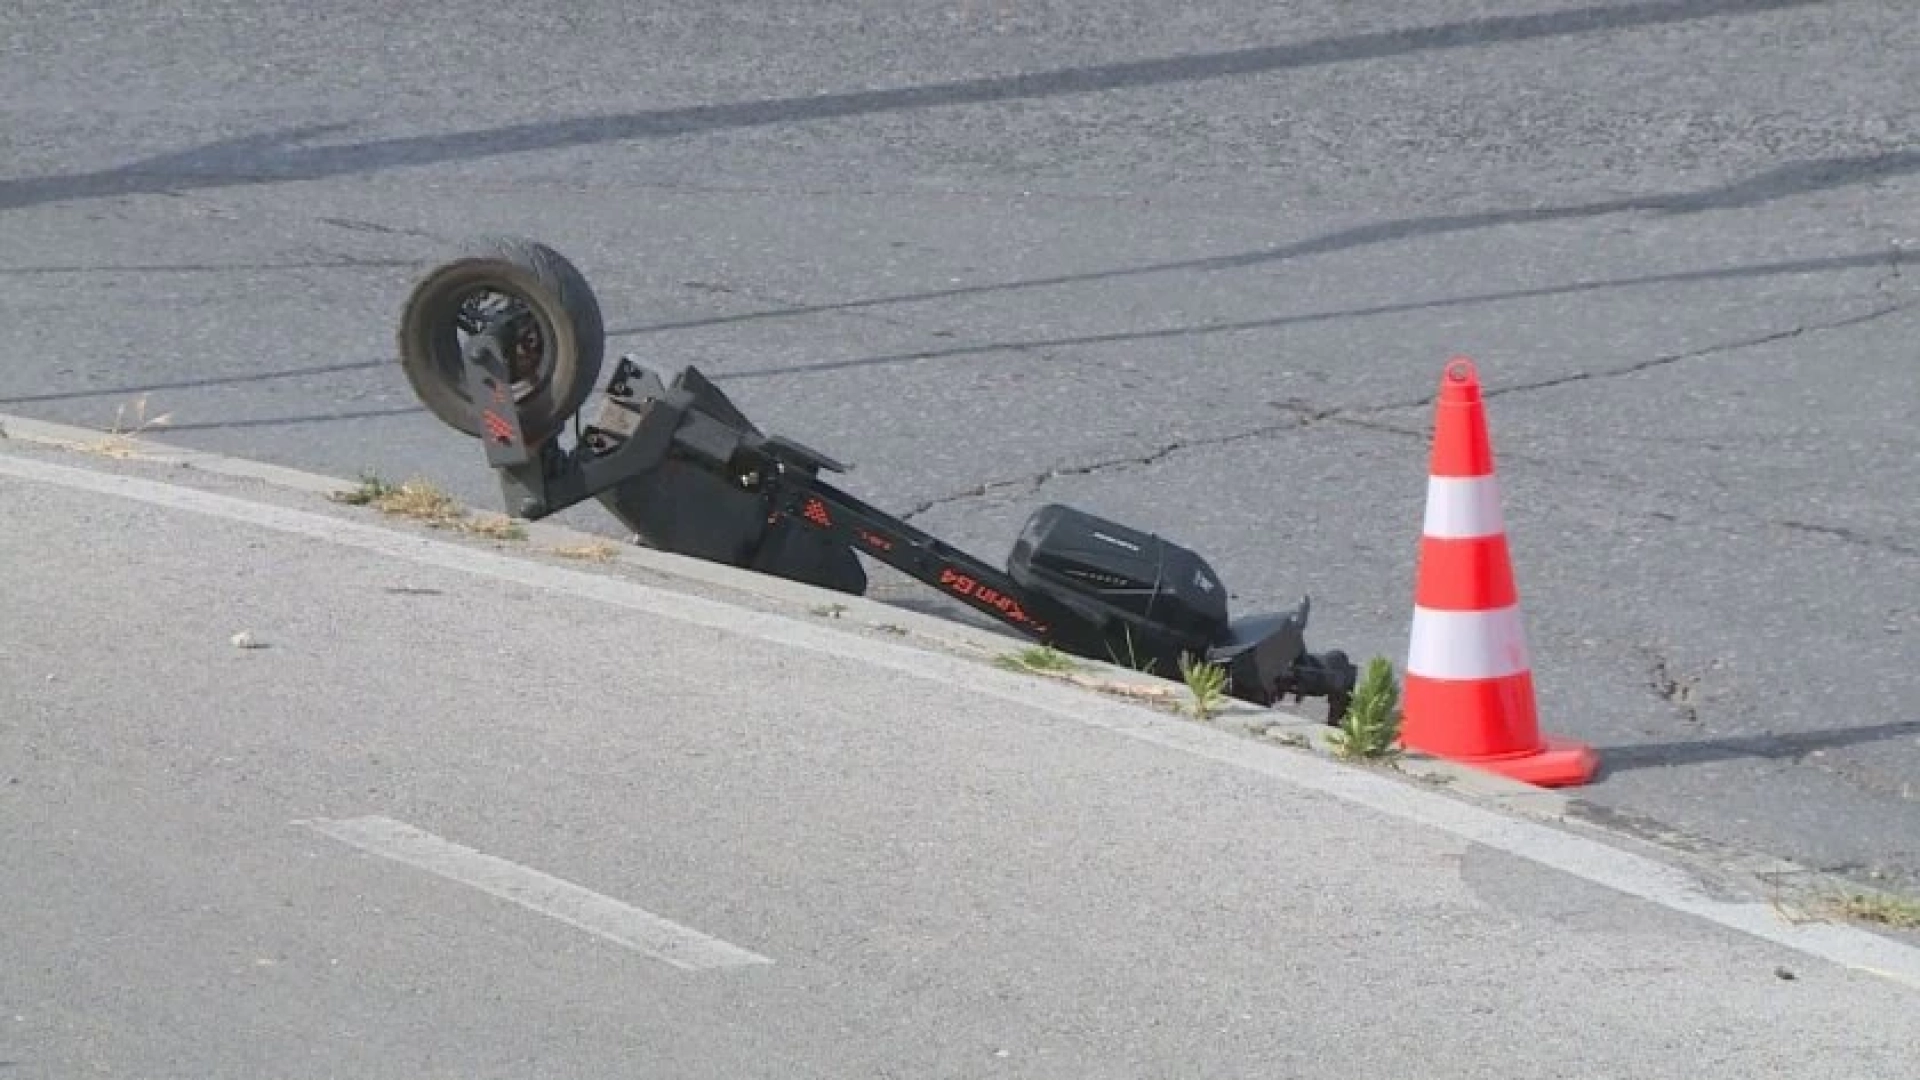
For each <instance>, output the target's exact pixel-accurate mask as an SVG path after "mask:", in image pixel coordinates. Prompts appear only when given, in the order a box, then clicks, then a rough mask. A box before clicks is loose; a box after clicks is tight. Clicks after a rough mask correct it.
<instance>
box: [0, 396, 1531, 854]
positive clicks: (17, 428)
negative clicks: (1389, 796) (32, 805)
mask: <svg viewBox="0 0 1920 1080" xmlns="http://www.w3.org/2000/svg"><path fill="white" fill-rule="evenodd" d="M0 434H3V435H4V436H5V437H10V438H13V439H16V440H19V441H22V442H29V443H36V444H39V445H44V446H54V447H60V448H63V449H68V450H74V451H79V452H84V453H90V454H104V455H105V456H109V457H113V458H119V459H125V460H133V461H142V462H147V463H150V464H157V465H167V466H173V467H176V468H186V469H193V470H196V471H199V472H203V473H210V474H214V475H219V476H228V477H233V478H236V479H243V480H252V481H258V482H261V483H265V484H268V485H270V486H273V487H278V488H283V489H286V490H289V491H297V492H302V493H306V494H312V495H318V496H322V497H328V496H332V495H334V494H337V493H339V492H343V491H348V490H351V489H352V488H353V487H354V486H355V484H356V481H351V480H342V479H338V478H335V477H329V476H323V475H320V474H317V473H310V472H304V471H301V470H298V469H290V468H286V467H283V466H279V465H272V464H268V463H265V462H259V461H249V460H247V459H244V458H235V457H230V456H227V455H224V454H216V453H211V452H208V451H202V450H192V449H187V448H184V447H178V446H173V445H170V444H167V443H163V442H159V441H156V440H153V439H150V438H146V437H141V436H133V435H115V434H110V433H103V432H99V431H93V430H90V429H87V428H81V427H74V426H70V425H65V424H55V423H49V422H46V421H42V420H34V419H30V418H26V417H16V416H8V415H4V414H0ZM481 512H482V513H499V512H497V511H481ZM521 525H522V527H523V528H524V529H525V531H526V533H527V540H526V551H527V554H529V555H546V554H554V553H556V552H559V551H563V550H567V549H578V548H587V547H592V546H595V545H606V544H607V543H608V540H607V538H606V537H604V536H600V535H597V534H591V533H585V532H581V531H579V530H576V529H569V528H566V527H565V526H561V525H556V524H553V523H551V522H547V521H529V522H522V523H521ZM612 546H613V554H612V557H611V559H609V560H608V563H609V564H610V568H627V569H637V570H642V571H645V572H648V573H650V574H654V575H658V576H660V577H663V578H666V579H668V580H670V581H681V582H686V583H697V584H700V585H705V586H709V587H713V588H718V589H723V590H725V591H727V592H729V593H733V594H736V595H737V596H740V597H742V598H750V599H752V600H756V601H760V602H762V603H770V604H772V605H774V606H776V607H779V608H782V609H786V610H789V611H805V612H807V613H809V614H813V615H815V616H817V617H820V618H831V619H834V620H837V621H839V622H840V623H841V624H842V625H844V626H846V627H847V628H850V629H857V630H860V631H862V632H867V633H878V634H887V635H891V636H893V637H896V638H899V639H903V640H906V641H909V642H918V643H921V644H925V645H929V646H932V647H935V648H938V649H941V650H942V651H945V652H957V653H959V654H960V655H963V656H968V657H972V658H975V659H979V660H983V661H987V662H991V661H993V660H994V659H995V658H996V657H1001V656H1006V655H1009V654H1011V653H1015V652H1017V651H1018V650H1020V649H1023V648H1026V647H1028V646H1029V645H1030V642H1028V641H1027V639H1025V638H1021V637H1018V636H1015V635H1013V634H1012V633H1011V632H1004V633H1002V632H997V631H994V630H987V629H982V628H978V627H975V626H970V625H968V624H965V623H959V622H955V621H953V620H950V619H944V618H941V617H939V616H935V615H928V614H924V613H921V612H917V611H911V610H908V609H905V608H901V607H898V606H896V605H892V604H888V603H886V602H885V601H882V600H877V599H874V598H873V597H871V596H848V595H845V594H842V593H836V592H831V591H829V590H826V589H820V588H816V587H814V586H810V585H805V584H802V583H800V582H795V581H789V580H787V579H785V578H777V577H772V576H769V575H765V574H756V573H752V572H750V571H746V570H741V569H739V568H737V567H732V566H727V565H725V564H722V563H713V562H707V561H704V560H700V559H693V558H688V557H686V556H681V555H675V554H672V553H670V552H663V551H656V550H654V549H651V548H646V547H641V546H639V545H637V544H614V545H612ZM562 557H564V556H562ZM1076 664H1077V667H1078V670H1077V671H1076V672H1073V673H1055V672H1047V671H1032V672H1030V674H1031V675H1032V676H1033V677H1035V678H1044V679H1052V680H1056V681H1059V682H1063V683H1066V684H1069V685H1078V686H1080V687H1081V688H1082V689H1085V690H1087V691H1088V692H1089V693H1092V694H1101V695H1107V696H1114V697H1119V698H1123V699H1130V700H1133V701H1135V702H1137V703H1141V704H1145V705H1148V706H1149V707H1158V708H1161V709H1163V710H1166V709H1168V707H1169V706H1171V705H1173V704H1175V703H1177V702H1179V701H1181V700H1183V699H1184V698H1185V697H1186V696H1187V695H1186V691H1185V687H1184V686H1183V684H1181V683H1178V682H1175V681H1172V680H1169V679H1164V678H1159V677H1156V676H1151V675H1145V674H1142V673H1141V672H1138V671H1134V670H1132V669H1130V668H1125V667H1120V666H1118V665H1115V664H1106V663H1099V662H1095V661H1080V660H1076ZM1204 723H1206V724H1208V725H1209V726H1212V727H1216V728H1219V729H1221V730H1225V731H1228V732H1231V733H1234V734H1238V735H1244V736H1248V737H1252V738H1259V739H1265V740H1268V741H1273V742H1277V743H1279V744H1281V745H1285V746H1293V747H1298V748H1301V749H1307V750H1311V751H1314V752H1316V753H1320V754H1325V755H1329V756H1331V755H1332V753H1333V748H1332V746H1331V744H1330V743H1329V742H1328V740H1327V733H1328V728H1327V726H1326V725H1325V724H1323V723H1320V722H1319V721H1316V720H1313V719H1311V718H1309V717H1306V716H1302V715H1299V714H1297V713H1294V712H1291V711H1289V710H1287V709H1285V708H1283V707H1278V706H1276V707H1274V708H1267V709H1263V708H1260V707H1259V706H1255V705H1251V704H1248V703H1244V702H1238V701H1230V702H1227V703H1225V704H1223V705H1222V706H1221V707H1220V708H1219V709H1218V710H1216V711H1215V712H1214V714H1213V715H1212V716H1211V718H1210V719H1209V720H1208V721H1204ZM1397 764H1398V768H1399V770H1400V771H1401V772H1403V773H1405V774H1406V775H1408V776H1410V777H1412V778H1414V779H1417V780H1421V781H1424V782H1426V783H1430V784H1444V785H1448V786H1451V787H1453V788H1454V789H1455V790H1460V791H1470V792H1473V793H1476V794H1478V795H1480V796H1482V797H1485V798H1488V799H1492V800H1494V801H1496V802H1499V803H1502V804H1505V805H1510V806H1512V807H1514V808H1516V809H1525V810H1527V812H1529V813H1531V814H1533V815H1535V816H1546V817H1559V816H1561V815H1562V814H1563V813H1564V811H1565V809H1566V806H1567V802H1568V800H1567V799H1566V798H1565V797H1564V796H1562V795H1559V794H1556V793H1554V792H1550V791H1546V790H1544V789H1540V788H1535V787H1532V786H1529V785H1526V784H1521V783H1517V782H1514V781H1510V780H1507V779H1505V778H1504V777H1500V776H1497V775H1494V774H1491V773H1486V772H1482V771H1480V770H1476V769H1470V768H1466V767H1463V766H1459V765H1455V764H1453V763H1452V762H1448V761H1442V760H1439V759H1436V758H1431V757H1427V756H1425V755H1419V754H1406V755H1403V756H1402V757H1401V758H1399V760H1398V763H1397Z"/></svg>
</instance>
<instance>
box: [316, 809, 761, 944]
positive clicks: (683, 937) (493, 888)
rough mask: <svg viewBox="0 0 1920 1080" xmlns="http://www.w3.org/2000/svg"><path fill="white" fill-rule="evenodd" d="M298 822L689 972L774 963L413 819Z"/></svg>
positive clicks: (371, 818)
mask: <svg viewBox="0 0 1920 1080" xmlns="http://www.w3.org/2000/svg"><path fill="white" fill-rule="evenodd" d="M294 824H296V825H302V826H305V827H306V828H309V829H312V830H313V831H315V832H318V833H321V834H323V835H326V836H330V837H332V838H333V839H335V840H338V841H340V842H341V843H343V844H347V845H349V846H352V847H356V848H359V849H360V850H362V851H365V852H369V853H371V854H374V855H378V856H381V857H382V858H387V859H392V860H393V861H395V862H400V863H405V864H407V865H408V866H412V867H415V868H417V869H421V870H425V871H427V872H428V873H430V874H437V875H439V876H440V877H443V878H446V879H447V880H449V881H455V882H458V883H460V884H462V885H467V886H470V887H472V888H475V889H478V890H480V891H481V892H484V893H489V894H491V895H493V896H497V897H500V898H501V899H503V900H508V901H511V902H513V903H515V904H519V905H520V906H521V907H524V908H527V909H528V910H531V911H536V912H539V913H540V914H542V915H545V916H547V917H548V918H550V919H557V920H559V921H560V922H563V923H566V924H567V925H569V926H573V927H577V928H579V929H581V930H585V931H586V932H588V933H590V934H594V935H597V936H599V937H603V938H605V939H607V940H608V941H611V942H614V943H616V944H619V945H624V946H626V947H627V948H629V949H632V950H634V951H635V952H639V953H644V954H646V955H648V956H651V957H653V958H654V959H656V960H661V961H664V962H665V963H668V964H671V965H673V966H674V967H677V968H679V969H681V970H683V971H705V970H709V969H713V968H732V967H747V966H751V965H754V964H771V963H773V961H772V960H769V959H767V958H766V957H764V956H761V955H760V954H758V953H753V952H748V951H747V950H746V949H742V948H740V947H739V946H737V945H730V944H728V943H727V942H724V941H721V940H720V939H718V938H713V937H708V936H707V935H705V934H702V933H700V932H699V931H697V930H691V929H688V928H687V927H684V926H681V925H679V924H678V923H675V922H671V921H669V920H667V919H663V918H661V917H660V916H658V915H655V914H652V913H651V912H647V911H642V910H640V909H639V908H637V907H633V906H631V905H628V904H623V903H621V902H620V901H618V900H615V899H613V898H612V897H609V896H603V895H601V894H600V893H597V892H593V891H592V890H590V889H584V888H581V887H580V886H578V885H575V884H573V883H572V882H568V881H562V880H560V879H559V878H556V877H553V876H551V875H548V874H543V873H541V872H540V871H538V870H532V869H529V868H527V867H525V866H521V865H520V864H518V863H513V862H508V861H507V860H505V859H501V858H496V857H495V856H492V855H487V854H484V853H482V852H479V851H475V850H474V849H472V848H470V847H464V846H462V845H460V844H456V843H454V842H452V841H451V840H443V839H441V838H440V837H438V836H435V835H433V834H432V833H429V832H425V831H423V830H421V829H416V828H414V827H413V826H411V825H408V824H406V823H405V822H401V821H394V820H392V819H391V818H384V817H358V818H348V819H345V820H334V821H329V820H324V819H320V820H312V821H297V822H294Z"/></svg>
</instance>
